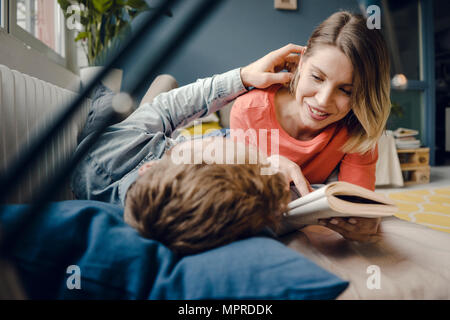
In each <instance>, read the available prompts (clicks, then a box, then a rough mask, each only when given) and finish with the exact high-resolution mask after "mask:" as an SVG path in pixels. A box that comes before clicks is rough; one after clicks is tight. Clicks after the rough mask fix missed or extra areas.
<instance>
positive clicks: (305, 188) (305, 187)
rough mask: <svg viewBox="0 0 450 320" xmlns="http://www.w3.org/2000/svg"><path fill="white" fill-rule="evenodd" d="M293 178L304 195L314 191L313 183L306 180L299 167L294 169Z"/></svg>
mask: <svg viewBox="0 0 450 320" xmlns="http://www.w3.org/2000/svg"><path fill="white" fill-rule="evenodd" d="M291 178H292V181H293V182H294V184H295V187H296V188H297V190H298V191H299V192H300V195H301V196H302V197H303V196H305V195H307V194H308V193H310V192H311V191H312V188H311V185H310V184H309V182H308V181H307V180H306V178H305V176H304V175H303V173H302V172H301V170H300V168H299V167H297V168H296V169H293V171H292V172H291Z"/></svg>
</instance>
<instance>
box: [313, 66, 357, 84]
mask: <svg viewBox="0 0 450 320" xmlns="http://www.w3.org/2000/svg"><path fill="white" fill-rule="evenodd" d="M311 67H312V68H313V69H316V71H317V72H319V73H321V74H322V75H323V76H324V77H327V74H326V73H325V72H323V71H322V70H320V68H319V67H317V66H315V65H313V64H311ZM341 86H343V87H353V83H343V84H342V85H341Z"/></svg>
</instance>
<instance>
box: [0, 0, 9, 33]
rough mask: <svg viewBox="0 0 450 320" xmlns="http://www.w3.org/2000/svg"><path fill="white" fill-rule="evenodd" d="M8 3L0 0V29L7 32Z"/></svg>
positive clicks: (5, 0)
mask: <svg viewBox="0 0 450 320" xmlns="http://www.w3.org/2000/svg"><path fill="white" fill-rule="evenodd" d="M8 12H9V11H8V1H7V0H0V29H2V30H8Z"/></svg>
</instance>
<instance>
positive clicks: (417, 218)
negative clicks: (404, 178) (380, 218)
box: [386, 187, 450, 233]
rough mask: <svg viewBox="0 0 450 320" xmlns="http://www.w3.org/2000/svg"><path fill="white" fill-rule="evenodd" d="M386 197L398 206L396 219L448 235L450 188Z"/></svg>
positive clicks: (449, 229)
mask: <svg viewBox="0 0 450 320" xmlns="http://www.w3.org/2000/svg"><path fill="white" fill-rule="evenodd" d="M386 195H387V196H388V197H389V198H390V199H392V200H394V201H395V203H396V204H397V206H398V209H399V211H398V213H397V214H396V215H395V216H396V217H398V218H400V219H404V220H408V221H411V222H415V223H420V224H423V225H425V226H428V227H430V228H433V229H436V230H440V231H444V232H448V233H450V187H443V188H435V189H428V190H410V191H402V192H391V193H387V194H386Z"/></svg>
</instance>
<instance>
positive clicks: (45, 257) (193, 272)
mask: <svg viewBox="0 0 450 320" xmlns="http://www.w3.org/2000/svg"><path fill="white" fill-rule="evenodd" d="M26 208H27V206H25V205H7V206H3V207H0V226H1V229H2V231H3V235H4V236H5V237H9V236H10V235H11V234H13V233H16V234H17V235H18V238H17V240H16V241H15V242H14V245H13V246H11V247H10V248H9V249H10V250H9V254H10V258H11V259H12V261H13V262H14V263H15V266H16V269H17V270H18V274H19V276H20V278H21V279H22V282H23V286H24V288H25V290H26V292H27V295H28V297H29V298H31V299H333V298H335V297H337V296H338V295H339V294H340V293H341V292H342V291H343V290H344V289H345V288H346V287H347V286H348V283H347V282H346V281H343V280H341V279H339V278H338V277H336V276H335V275H333V274H331V273H329V272H327V271H325V270H324V269H322V268H320V267H319V266H317V265H316V264H314V263H312V262H311V261H309V260H308V259H306V258H305V257H303V256H302V255H300V254H299V253H297V252H295V251H293V250H291V249H289V248H287V247H286V246H284V245H283V244H281V243H280V242H278V241H276V240H274V239H272V238H269V237H253V238H248V239H245V240H241V241H236V242H234V243H231V244H228V245H225V246H222V247H219V248H216V249H213V250H209V251H206V252H203V253H200V254H196V255H191V256H186V257H183V258H177V256H175V255H174V254H173V253H172V252H171V251H170V250H169V249H168V248H167V247H165V246H164V245H162V244H161V243H159V242H157V241H154V240H150V239H145V238H142V237H140V236H139V234H138V233H137V232H136V231H135V230H134V229H133V228H131V227H129V226H128V225H127V224H126V223H125V222H124V221H123V219H122V213H123V212H122V210H123V209H122V208H121V207H118V206H115V205H111V204H107V203H102V202H97V201H84V200H74V201H63V202H57V203H52V204H50V205H49V206H48V208H47V209H46V210H45V211H43V212H42V213H40V214H39V215H38V216H37V217H35V219H32V220H29V221H30V223H29V224H28V225H27V227H26V228H25V229H20V230H18V228H19V227H18V222H19V221H21V220H22V219H24V217H26V215H25V213H26V210H24V209H26ZM28 219H29V218H28ZM71 265H76V266H78V267H79V270H80V276H81V277H80V278H81V282H80V284H81V289H69V288H68V286H67V280H68V279H69V280H70V279H71V278H73V271H71V270H68V267H69V266H71ZM68 271H69V272H68Z"/></svg>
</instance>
